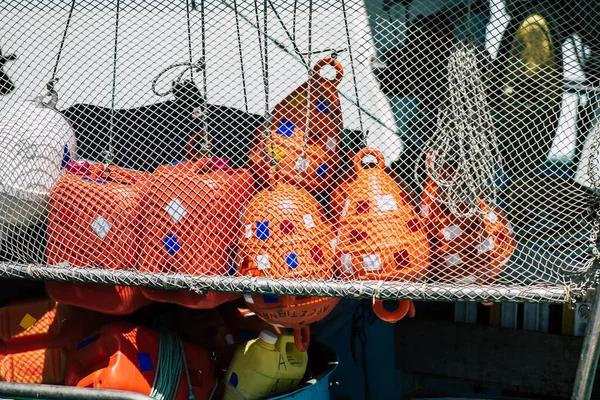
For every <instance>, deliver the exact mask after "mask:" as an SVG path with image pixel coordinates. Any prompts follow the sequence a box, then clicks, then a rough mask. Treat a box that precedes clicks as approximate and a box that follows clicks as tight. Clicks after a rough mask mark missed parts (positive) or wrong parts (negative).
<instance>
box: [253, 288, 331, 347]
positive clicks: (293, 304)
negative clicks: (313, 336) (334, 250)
mask: <svg viewBox="0 0 600 400" xmlns="http://www.w3.org/2000/svg"><path fill="white" fill-rule="evenodd" d="M244 299H245V300H246V305H247V306H248V308H249V309H250V310H252V311H253V312H254V313H255V314H256V315H257V316H258V317H259V318H261V319H263V320H264V321H267V322H268V323H270V324H272V325H274V326H276V327H280V328H291V329H293V330H294V342H295V343H296V347H297V348H298V350H300V351H306V350H307V349H308V345H309V344H310V326H309V325H310V324H313V323H315V322H317V321H319V320H321V319H323V318H325V317H326V316H327V315H329V313H330V312H331V311H332V310H333V308H334V307H335V306H336V305H337V303H338V302H339V301H340V299H338V298H334V297H303V296H279V297H276V296H269V295H245V296H244Z"/></svg>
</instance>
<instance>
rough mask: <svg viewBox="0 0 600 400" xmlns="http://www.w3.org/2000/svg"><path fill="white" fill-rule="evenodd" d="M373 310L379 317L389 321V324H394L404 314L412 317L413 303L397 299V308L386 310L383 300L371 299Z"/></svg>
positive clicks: (413, 312) (413, 311) (413, 314)
mask: <svg viewBox="0 0 600 400" xmlns="http://www.w3.org/2000/svg"><path fill="white" fill-rule="evenodd" d="M373 311H375V315H377V316H378V317H379V319H381V320H383V321H385V322H389V323H390V324H395V323H396V322H398V321H400V320H401V319H402V318H404V317H405V316H406V315H408V317H409V318H412V317H414V316H415V305H414V304H413V302H412V301H411V300H398V308H396V309H395V310H394V311H388V310H386V309H385V307H383V300H373Z"/></svg>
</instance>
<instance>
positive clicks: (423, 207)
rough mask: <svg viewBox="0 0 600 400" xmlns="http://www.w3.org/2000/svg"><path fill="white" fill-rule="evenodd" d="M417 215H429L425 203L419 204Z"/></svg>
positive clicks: (423, 216) (422, 216) (425, 216)
mask: <svg viewBox="0 0 600 400" xmlns="http://www.w3.org/2000/svg"><path fill="white" fill-rule="evenodd" d="M419 215H420V216H421V218H428V217H429V206H428V205H427V204H421V206H420V207H419Z"/></svg>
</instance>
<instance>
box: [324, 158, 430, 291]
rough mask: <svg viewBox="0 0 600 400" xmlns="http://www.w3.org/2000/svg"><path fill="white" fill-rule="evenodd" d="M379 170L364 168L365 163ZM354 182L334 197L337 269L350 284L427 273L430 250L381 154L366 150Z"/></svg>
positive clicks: (415, 215) (356, 159)
mask: <svg viewBox="0 0 600 400" xmlns="http://www.w3.org/2000/svg"><path fill="white" fill-rule="evenodd" d="M366 155H371V156H375V158H376V160H377V165H376V166H375V167H373V168H364V167H363V165H362V162H363V158H364V157H365V156H366ZM354 162H355V169H356V177H355V179H354V180H353V181H351V182H347V183H345V184H343V185H341V186H340V187H339V188H338V189H337V190H336V191H335V192H334V193H333V197H332V204H333V210H332V211H333V218H334V221H335V222H336V224H337V227H338V238H337V243H338V246H337V250H338V253H339V262H338V268H339V273H340V275H341V276H346V277H348V278H354V279H376V280H379V279H381V280H387V279H394V280H396V279H400V280H415V279H418V278H419V277H421V276H423V275H424V273H425V271H426V270H427V268H428V267H429V244H428V242H427V238H426V236H425V233H424V232H423V230H422V224H421V222H420V219H419V217H418V215H417V214H416V213H415V211H414V210H413V207H412V206H411V204H410V202H409V201H408V199H407V196H406V195H405V194H404V193H402V191H401V190H400V188H399V187H398V185H396V183H395V182H394V180H393V179H392V178H391V177H390V176H388V175H387V174H386V173H385V172H384V170H383V168H384V167H385V163H384V158H383V154H381V152H380V151H379V150H376V149H372V148H367V149H365V150H364V151H362V152H359V153H358V154H357V155H356V156H355V158H354Z"/></svg>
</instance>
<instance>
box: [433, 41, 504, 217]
mask: <svg viewBox="0 0 600 400" xmlns="http://www.w3.org/2000/svg"><path fill="white" fill-rule="evenodd" d="M478 56H479V50H478V49H477V47H476V46H475V45H474V44H471V43H458V44H457V45H456V47H455V49H454V50H453V52H452V54H451V55H450V57H449V60H448V93H447V97H446V101H445V102H444V103H443V104H442V106H441V107H440V111H439V114H438V119H437V127H436V133H435V135H434V136H433V138H432V139H431V141H430V142H429V143H428V144H427V145H426V148H425V149H426V150H425V151H426V153H427V156H428V157H427V158H428V160H427V164H426V168H425V169H426V173H427V176H428V177H429V178H430V179H431V180H432V181H433V182H434V183H436V184H437V186H438V187H439V189H440V190H439V193H437V194H435V195H431V196H432V198H434V201H437V202H440V203H442V204H445V205H447V206H448V208H449V209H450V211H451V212H452V213H453V214H454V215H455V216H457V217H463V218H469V217H472V216H474V215H477V214H482V213H484V211H483V210H482V208H481V206H480V202H481V201H484V202H486V203H487V204H495V203H496V198H497V191H498V189H497V186H496V184H495V180H496V179H495V178H496V174H497V171H498V170H499V168H500V166H501V158H500V152H499V149H498V143H497V140H496V136H495V132H494V127H493V122H492V117H491V112H490V108H489V105H488V102H487V98H486V93H485V86H484V84H483V78H482V74H481V71H480V70H479V66H478Z"/></svg>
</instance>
